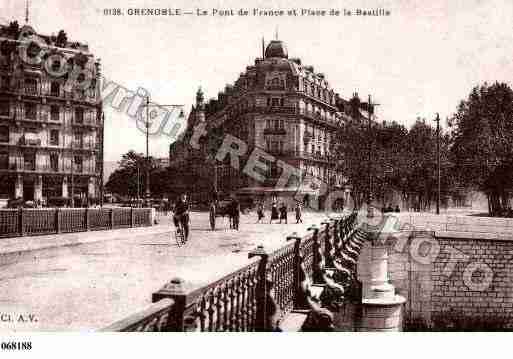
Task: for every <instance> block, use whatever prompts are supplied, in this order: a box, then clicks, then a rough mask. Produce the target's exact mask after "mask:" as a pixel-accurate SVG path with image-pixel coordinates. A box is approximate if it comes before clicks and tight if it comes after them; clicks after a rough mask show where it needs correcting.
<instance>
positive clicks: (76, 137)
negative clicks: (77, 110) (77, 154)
mask: <svg viewBox="0 0 513 359" xmlns="http://www.w3.org/2000/svg"><path fill="white" fill-rule="evenodd" d="M83 139H84V138H83V136H82V133H80V132H75V133H74V134H73V147H74V148H82V144H83Z"/></svg>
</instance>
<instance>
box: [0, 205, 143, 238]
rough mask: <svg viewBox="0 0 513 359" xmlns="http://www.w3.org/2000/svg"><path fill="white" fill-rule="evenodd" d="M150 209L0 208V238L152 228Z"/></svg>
mask: <svg viewBox="0 0 513 359" xmlns="http://www.w3.org/2000/svg"><path fill="white" fill-rule="evenodd" d="M151 224H152V223H151V208H42V209H27V208H20V209H0V237H19V236H26V235H29V236H30V235H42V234H55V233H70V232H85V231H96V230H106V229H115V228H128V227H142V226H151Z"/></svg>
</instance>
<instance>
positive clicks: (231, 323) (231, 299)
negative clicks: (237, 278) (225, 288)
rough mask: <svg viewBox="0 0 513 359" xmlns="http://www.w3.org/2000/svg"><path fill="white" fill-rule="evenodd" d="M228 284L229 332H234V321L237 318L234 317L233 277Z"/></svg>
mask: <svg viewBox="0 0 513 359" xmlns="http://www.w3.org/2000/svg"><path fill="white" fill-rule="evenodd" d="M229 286H230V291H229V292H228V293H229V295H230V301H229V303H230V331H231V332H234V331H236V330H237V329H236V326H237V325H236V322H237V318H236V310H237V308H236V306H235V283H234V279H231V280H230V281H229Z"/></svg>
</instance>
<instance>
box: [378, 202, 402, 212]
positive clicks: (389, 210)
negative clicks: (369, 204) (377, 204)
mask: <svg viewBox="0 0 513 359" xmlns="http://www.w3.org/2000/svg"><path fill="white" fill-rule="evenodd" d="M381 212H383V213H391V212H396V213H399V212H401V210H400V209H399V206H398V205H396V206H395V208H392V204H389V205H388V206H386V207H383V209H382V210H381Z"/></svg>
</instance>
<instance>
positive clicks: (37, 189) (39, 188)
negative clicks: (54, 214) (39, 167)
mask: <svg viewBox="0 0 513 359" xmlns="http://www.w3.org/2000/svg"><path fill="white" fill-rule="evenodd" d="M42 200H43V177H42V176H37V177H36V180H35V183H34V202H37V201H42Z"/></svg>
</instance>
